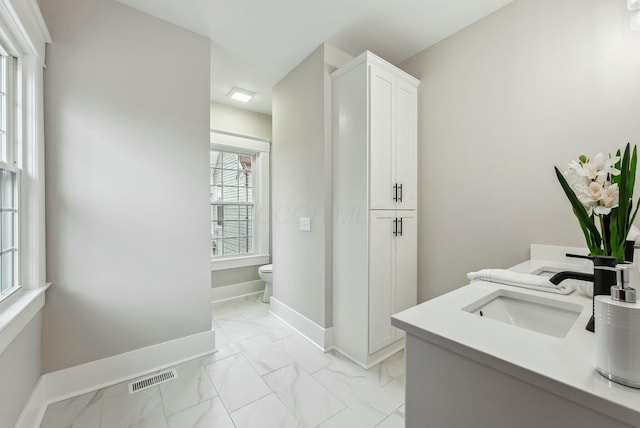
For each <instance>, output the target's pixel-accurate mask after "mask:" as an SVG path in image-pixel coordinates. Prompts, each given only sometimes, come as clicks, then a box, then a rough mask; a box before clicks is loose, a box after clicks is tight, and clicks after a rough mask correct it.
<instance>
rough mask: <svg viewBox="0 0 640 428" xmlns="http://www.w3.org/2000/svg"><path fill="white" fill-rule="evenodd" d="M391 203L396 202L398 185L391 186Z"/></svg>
mask: <svg viewBox="0 0 640 428" xmlns="http://www.w3.org/2000/svg"><path fill="white" fill-rule="evenodd" d="M393 201H394V202H398V183H396V184H394V185H393Z"/></svg>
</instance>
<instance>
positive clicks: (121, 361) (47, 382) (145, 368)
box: [16, 330, 215, 428]
mask: <svg viewBox="0 0 640 428" xmlns="http://www.w3.org/2000/svg"><path fill="white" fill-rule="evenodd" d="M214 351H215V332H214V331H213V330H211V331H205V332H202V333H197V334H194V335H191V336H186V337H181V338H179V339H175V340H171V341H168V342H164V343H159V344H156V345H152V346H148V347H146V348H141V349H136V350H134V351H130V352H126V353H124V354H119V355H114V356H112V357H108V358H103V359H101V360H96V361H91V362H89V363H85V364H80V365H78V366H74V367H69V368H66V369H62V370H57V371H54V372H50V373H45V374H43V375H42V376H40V379H39V380H38V383H37V384H36V386H35V388H34V389H33V391H32V392H31V396H30V397H29V401H27V405H26V406H25V408H24V409H23V411H22V414H21V415H20V418H19V419H18V423H17V424H16V428H33V427H38V426H40V422H41V420H42V417H43V416H44V412H45V410H46V408H47V406H48V405H49V404H50V403H55V402H57V401H61V400H65V399H67V398H71V397H74V396H76V395H80V394H84V393H87V392H90V391H95V390H96V389H100V388H105V387H107V386H111V385H115V384H117V383H120V382H124V381H127V380H129V379H133V378H136V377H138V376H143V375H145V374H148V373H152V372H154V371H157V370H162V369H164V368H166V367H171V366H174V365H176V364H180V363H182V362H185V361H188V360H191V359H193V358H197V357H201V356H203V355H207V354H210V353H212V352H214Z"/></svg>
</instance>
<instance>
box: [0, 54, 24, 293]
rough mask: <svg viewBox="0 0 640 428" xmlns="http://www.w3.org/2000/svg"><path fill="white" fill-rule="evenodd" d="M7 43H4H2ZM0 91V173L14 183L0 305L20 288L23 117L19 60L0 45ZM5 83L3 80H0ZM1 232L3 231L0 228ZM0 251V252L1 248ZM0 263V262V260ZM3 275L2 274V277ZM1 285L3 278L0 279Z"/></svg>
mask: <svg viewBox="0 0 640 428" xmlns="http://www.w3.org/2000/svg"><path fill="white" fill-rule="evenodd" d="M5 43H6V41H5ZM0 56H1V57H2V58H0V67H1V68H2V71H1V73H0V91H2V92H3V96H4V97H3V100H1V101H0V103H2V106H1V107H0V110H1V112H0V122H1V124H0V128H4V129H3V131H4V132H3V134H2V135H0V139H1V143H0V173H1V172H2V171H7V172H9V173H11V174H14V183H13V189H12V199H13V201H12V206H13V209H15V210H16V215H15V218H14V221H13V225H12V230H11V232H12V234H13V238H12V241H13V242H12V248H11V250H12V252H13V262H12V266H11V269H12V272H11V277H12V279H11V287H10V288H7V289H5V290H4V291H3V290H2V284H1V283H0V302H2V301H4V300H6V299H8V298H9V297H10V296H11V295H12V294H13V293H15V292H17V291H18V290H20V289H21V288H22V286H21V284H22V275H21V266H22V249H21V246H20V242H21V237H22V233H21V225H22V222H23V221H22V218H21V217H22V210H21V200H22V192H21V189H22V185H21V184H22V164H21V157H20V154H21V152H22V145H21V143H22V132H23V129H21V124H22V115H23V114H25V111H24V109H21V108H20V106H21V105H22V104H23V103H22V102H21V101H22V99H23V93H22V87H21V85H22V78H21V70H22V66H21V60H20V58H19V57H18V56H17V55H14V54H12V53H11V52H10V50H9V49H8V47H7V46H5V45H4V44H3V43H2V41H0ZM2 79H4V80H2ZM0 231H2V227H1V226H0ZM0 250H3V251H4V249H3V248H1V247H0ZM0 263H1V260H0ZM2 275H4V274H2ZM0 281H2V278H0Z"/></svg>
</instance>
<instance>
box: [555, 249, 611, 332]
mask: <svg viewBox="0 0 640 428" xmlns="http://www.w3.org/2000/svg"><path fill="white" fill-rule="evenodd" d="M567 255H568V254H567ZM589 258H590V259H591V260H593V274H589V273H583V272H571V271H565V272H558V273H557V274H555V275H553V276H552V277H551V278H549V281H551V282H552V283H553V284H555V285H558V284H560V282H562V281H564V280H565V279H577V280H580V281H591V282H593V300H592V315H591V319H590V320H589V323H588V324H587V327H586V328H587V330H589V331H591V332H593V331H595V298H596V296H600V295H609V293H611V286H613V285H616V282H617V276H616V269H615V268H616V265H617V264H618V259H617V258H616V257H610V256H593V257H589Z"/></svg>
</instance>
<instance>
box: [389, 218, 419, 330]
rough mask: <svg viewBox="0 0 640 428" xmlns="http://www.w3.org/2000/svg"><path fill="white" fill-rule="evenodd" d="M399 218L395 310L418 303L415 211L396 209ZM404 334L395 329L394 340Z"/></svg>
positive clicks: (396, 241)
mask: <svg viewBox="0 0 640 428" xmlns="http://www.w3.org/2000/svg"><path fill="white" fill-rule="evenodd" d="M396 216H397V217H398V218H399V219H401V220H402V221H401V222H400V225H399V226H398V236H397V237H396V239H395V273H396V276H395V300H396V302H395V310H394V311H393V313H397V312H400V311H404V310H405V309H408V308H410V307H412V306H415V305H416V304H417V303H418V233H417V232H418V231H417V227H416V226H417V221H416V212H415V211H396ZM403 336H404V332H403V331H402V330H396V340H398V339H401V338H402V337H403Z"/></svg>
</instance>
